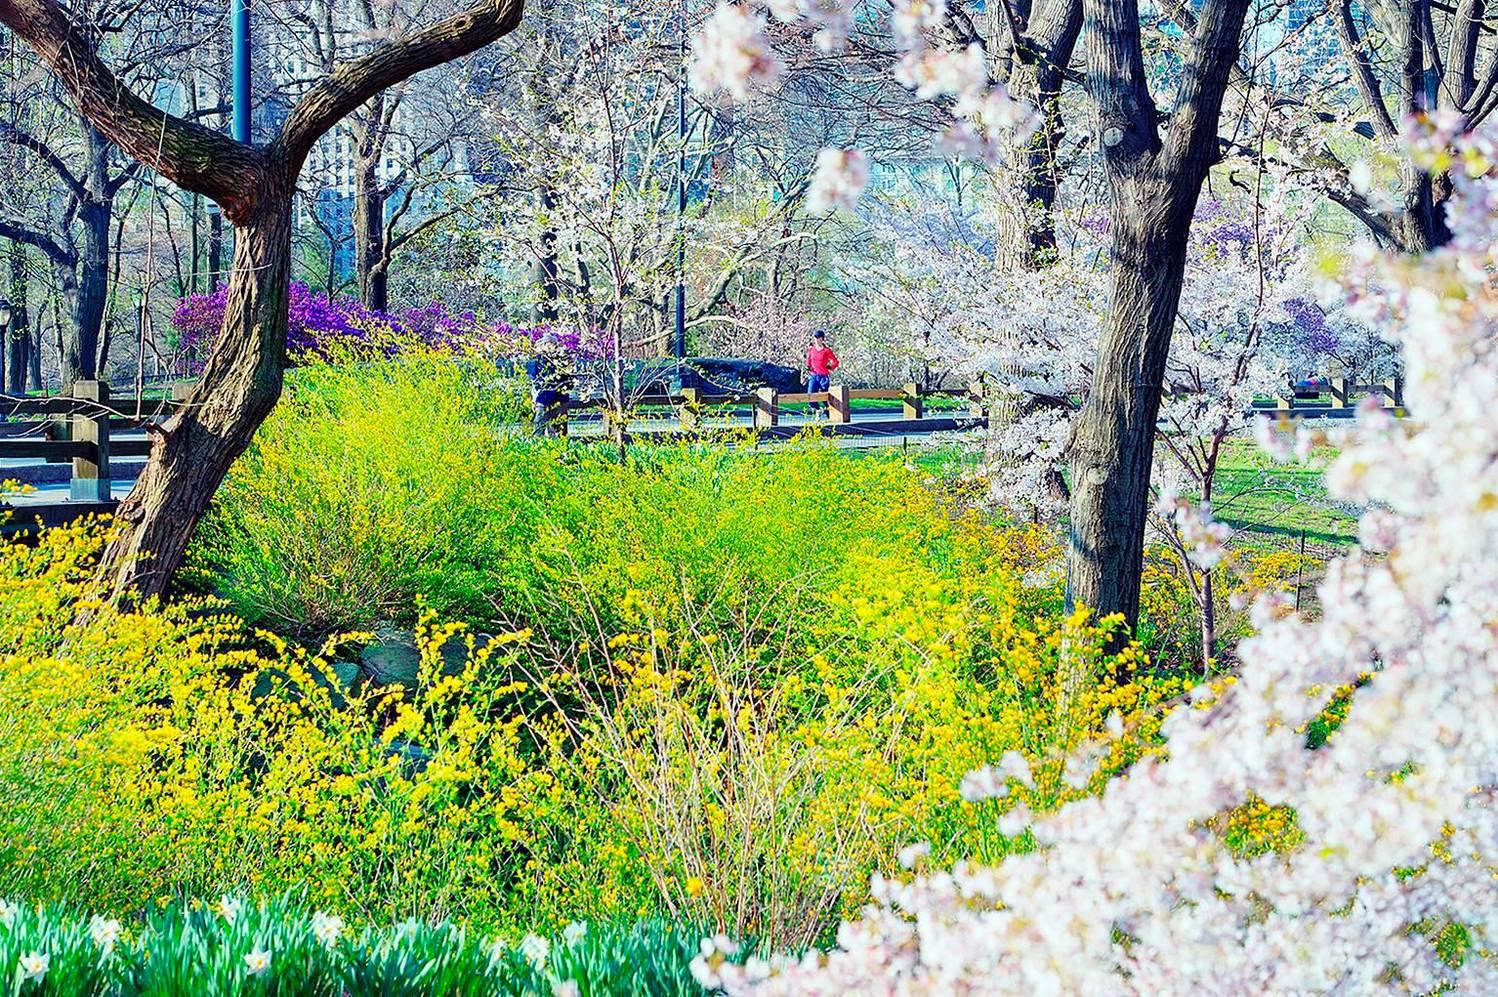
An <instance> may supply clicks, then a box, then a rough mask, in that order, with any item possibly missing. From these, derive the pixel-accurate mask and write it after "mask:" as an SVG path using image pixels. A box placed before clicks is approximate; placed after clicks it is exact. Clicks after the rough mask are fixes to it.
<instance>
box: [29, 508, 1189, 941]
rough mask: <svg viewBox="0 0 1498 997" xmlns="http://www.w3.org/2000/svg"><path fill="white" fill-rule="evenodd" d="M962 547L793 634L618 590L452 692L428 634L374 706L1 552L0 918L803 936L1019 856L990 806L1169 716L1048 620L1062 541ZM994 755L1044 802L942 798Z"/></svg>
mask: <svg viewBox="0 0 1498 997" xmlns="http://www.w3.org/2000/svg"><path fill="white" fill-rule="evenodd" d="M959 527H960V528H958V529H955V530H954V531H952V533H951V534H950V536H949V537H948V538H947V539H946V540H944V541H943V544H944V546H943V549H942V553H941V558H942V559H943V560H944V562H945V563H943V564H935V563H921V562H911V561H910V560H908V559H906V560H901V559H898V558H894V557H891V556H890V555H888V554H887V553H881V552H880V551H878V550H875V549H870V550H866V551H850V552H849V557H850V558H851V559H852V560H853V563H852V565H851V570H848V571H846V572H844V573H842V574H841V576H840V579H839V581H838V583H837V584H836V585H835V586H834V587H832V588H831V590H830V591H827V590H819V591H818V593H817V595H816V600H815V601H813V600H812V599H811V597H810V596H807V597H806V603H805V605H806V612H805V613H804V614H802V616H801V617H800V619H802V620H803V625H802V627H801V629H802V630H803V632H800V633H796V634H790V633H787V632H786V630H785V628H784V627H783V626H780V625H777V626H774V627H768V628H763V627H760V626H759V625H758V622H757V620H756V617H755V616H754V615H753V614H751V613H740V614H738V615H737V616H736V617H735V616H733V615H732V614H728V613H725V612H723V611H721V607H719V608H717V609H714V608H711V607H706V606H697V605H696V604H694V603H692V602H691V601H690V600H689V601H688V602H687V603H686V604H685V606H683V604H680V603H673V604H672V605H671V606H670V607H669V617H668V622H666V623H663V622H662V617H661V616H660V615H659V614H657V613H656V612H655V611H654V606H653V602H654V601H655V599H656V598H657V597H654V596H651V595H649V594H648V593H646V592H644V591H640V590H635V589H627V590H626V592H625V595H624V597H623V599H622V600H621V605H619V606H615V607H613V609H612V611H611V613H612V618H614V619H618V620H622V621H624V623H625V626H623V627H622V628H620V629H619V630H618V631H616V632H613V633H611V634H608V635H606V636H603V637H601V639H600V640H598V641H597V642H590V641H573V639H572V638H571V637H569V638H568V641H569V642H568V643H566V644H565V645H564V646H553V644H552V643H551V641H550V640H548V639H547V638H546V637H545V636H544V635H535V634H531V633H528V632H521V633H516V634H508V635H501V636H499V637H498V638H496V639H494V640H492V641H489V642H485V643H484V644H483V645H482V646H481V647H479V648H478V649H477V650H471V651H470V654H469V655H468V657H467V661H466V663H465V664H464V665H463V666H462V668H461V669H460V670H456V671H454V670H452V669H449V670H447V671H444V669H443V659H442V656H441V655H440V654H439V653H438V649H439V648H441V647H442V646H443V645H444V643H446V642H447V640H448V639H449V638H450V637H451V636H452V635H453V634H455V633H459V632H460V628H458V627H456V626H438V625H436V624H434V623H433V622H432V621H431V620H430V619H428V620H427V621H426V623H425V624H424V626H423V627H422V628H421V630H420V631H419V637H420V641H421V643H422V646H423V652H424V653H423V660H424V665H423V673H422V676H421V679H420V681H419V682H418V687H417V688H415V689H410V690H406V689H400V688H399V687H391V688H385V689H378V690H370V691H358V690H357V689H356V690H354V691H348V690H346V689H345V688H344V687H343V684H342V683H341V682H339V681H338V680H337V678H336V676H337V674H338V671H339V666H338V664H337V662H336V660H335V659H336V658H337V655H338V653H339V648H338V647H337V645H336V642H335V643H333V644H330V645H329V646H327V647H324V648H323V649H321V650H320V651H319V652H318V653H311V652H308V651H305V650H302V649H300V648H297V647H294V646H290V645H288V644H287V643H285V642H283V641H282V640H280V639H278V638H276V637H274V636H272V635H270V634H268V633H266V632H264V631H259V630H255V629H253V628H249V627H247V626H245V625H244V624H243V623H242V622H240V621H239V620H238V619H237V618H235V617H233V616H231V615H229V614H226V613H224V612H223V611H222V610H221V609H220V608H218V607H217V606H216V605H215V604H212V603H208V602H203V601H184V602H181V603H175V604H171V605H166V606H160V605H155V604H149V605H146V606H144V607H142V608H140V609H139V610H138V611H133V612H122V611H119V610H116V609H114V608H111V607H108V606H104V605H100V604H97V603H95V602H93V601H91V599H90V595H89V576H90V568H91V565H92V561H93V558H94V557H95V555H96V553H97V551H98V549H99V547H100V544H101V542H102V536H103V534H102V530H101V529H100V528H99V527H91V528H76V529H70V530H57V531H51V532H47V533H44V534H42V535H41V536H40V537H39V538H37V539H36V541H35V543H34V544H32V545H30V546H28V545H23V544H19V543H5V544H0V584H3V586H4V589H5V592H6V599H5V600H4V601H3V603H0V895H10V896H24V897H26V898H28V899H29V900H34V901H58V902H64V903H68V904H72V905H75V906H80V907H86V908H88V909H93V910H100V909H103V910H112V911H118V912H122V913H123V912H130V911H138V910H140V909H142V908H144V907H146V906H148V905H150V904H152V903H154V902H156V901H158V900H161V899H164V898H174V897H183V896H198V897H201V896H215V895H218V894H219V893H220V892H224V891H230V890H233V891H242V892H244V893H248V894H251V895H271V896H274V895H278V894H284V893H285V892H287V891H299V892H300V893H301V894H302V895H303V896H304V897H305V899H306V900H307V902H308V903H311V904H313V905H316V906H319V907H325V908H327V909H336V910H339V911H341V912H343V913H344V914H345V916H348V917H350V918H367V919H371V920H383V921H388V920H391V919H400V918H404V917H443V918H449V919H453V920H457V921H461V922H467V923H471V924H474V925H477V926H480V927H482V928H484V929H486V930H501V931H523V930H529V929H530V928H532V927H536V928H545V927H547V926H550V925H555V924H560V923H565V922H567V921H570V920H574V919H579V918H589V919H594V920H605V919H609V918H613V917H625V916H635V915H667V916H670V917H673V918H676V919H681V920H690V921H701V922H711V923H713V924H716V925H720V926H723V927H726V928H730V929H732V930H734V931H735V932H740V933H746V934H754V935H758V936H761V937H766V938H769V939H772V940H774V941H775V942H777V944H794V943H796V942H804V941H810V940H812V939H815V938H818V937H821V936H823V935H824V933H825V932H826V930H827V929H828V927H829V926H830V925H832V924H834V923H835V922H836V920H837V918H838V917H839V916H841V915H844V914H847V913H849V912H851V911H852V910H854V909H856V908H857V907H858V906H859V905H860V904H861V903H863V902H864V901H865V900H866V899H867V895H868V894H867V885H868V881H869V877H870V876H871V875H872V874H874V873H876V872H892V871H893V870H894V862H895V856H896V855H897V854H898V853H899V852H900V851H901V849H903V848H905V847H906V846H909V845H913V844H916V843H919V842H925V843H929V845H930V846H931V849H932V853H933V859H932V860H933V861H942V860H945V859H949V858H951V857H954V856H958V855H980V856H996V855H998V854H1002V853H1003V852H1005V851H1007V850H1009V849H1013V848H1024V847H1028V845H1029V843H1028V842H1027V840H1026V839H1025V838H1023V837H1022V836H1021V837H1016V838H1006V837H1005V836H1004V835H1002V834H1000V833H999V831H998V829H997V818H998V817H999V815H1000V813H1001V810H1002V809H1004V808H1007V807H1010V806H1013V805H1016V804H1019V803H1023V804H1024V805H1027V806H1030V807H1032V808H1034V809H1043V808H1046V807H1050V806H1054V805H1055V804H1056V803H1057V802H1059V801H1060V800H1062V799H1065V798H1067V797H1069V796H1074V795H1077V794H1079V793H1083V792H1088V791H1092V790H1095V789H1096V788H1097V786H1098V785H1099V784H1100V782H1101V780H1103V779H1105V778H1106V777H1107V775H1108V774H1109V773H1110V772H1113V771H1117V770H1118V769H1119V768H1120V767H1121V766H1123V765H1125V764H1127V763H1128V762H1129V761H1130V760H1132V759H1133V758H1134V757H1137V756H1138V754H1139V753H1141V752H1144V751H1150V750H1155V749H1154V742H1155V732H1156V730H1157V728H1158V723H1159V720H1160V712H1161V710H1160V706H1161V704H1162V703H1163V702H1165V701H1166V700H1168V699H1169V698H1171V697H1172V696H1173V695H1175V693H1176V692H1177V691H1178V689H1177V686H1176V684H1175V683H1174V681H1173V680H1169V679H1161V678H1154V677H1151V676H1150V674H1149V673H1148V672H1147V671H1146V670H1143V669H1140V668H1139V667H1138V665H1139V664H1140V663H1141V660H1140V657H1139V654H1138V652H1137V650H1136V649H1132V648H1131V649H1126V650H1125V651H1124V652H1123V653H1122V654H1120V655H1108V654H1105V653H1104V652H1103V650H1102V648H1103V647H1104V645H1105V642H1106V637H1107V632H1108V631H1107V628H1105V627H1100V626H1098V625H1096V624H1095V623H1093V622H1091V621H1089V620H1088V619H1087V618H1086V617H1085V615H1083V614H1078V615H1076V616H1074V617H1072V618H1070V619H1060V618H1057V617H1056V616H1055V613H1054V607H1055V605H1056V595H1057V589H1056V579H1055V578H1054V577H1053V575H1052V574H1048V573H1047V571H1045V570H1040V568H1041V567H1044V566H1045V565H1048V564H1051V565H1053V564H1054V563H1055V555H1056V554H1057V553H1058V551H1057V550H1056V547H1055V544H1056V541H1055V539H1054V537H1052V536H1050V535H1049V534H1046V533H1044V532H1043V531H1039V530H1033V529H1030V530H1009V529H1000V528H996V527H992V526H985V525H983V524H981V523H978V522H977V521H975V520H974V521H964V522H962V523H960V524H959ZM1037 566H1039V567H1037ZM1022 568H1025V569H1026V570H1021V569H1022ZM1037 572H1038V573H1037ZM625 573H626V575H628V574H629V572H627V571H626V572H625ZM778 597H779V598H784V599H790V600H797V599H799V598H800V596H798V594H797V593H796V592H794V591H792V590H790V588H785V589H782V590H781V591H780V592H779V594H778ZM709 624H710V625H709ZM471 646H473V645H471ZM808 646H810V647H812V648H814V650H813V651H812V653H811V654H810V655H808V654H807V652H806V648H807V647H808ZM1115 714H1116V719H1114V726H1115V729H1116V725H1117V722H1118V721H1119V720H1121V721H1122V723H1123V726H1124V730H1125V734H1124V736H1122V737H1114V738H1111V739H1108V740H1107V743H1108V744H1109V749H1108V755H1107V757H1106V758H1104V759H1103V760H1102V765H1101V767H1100V768H1099V770H1098V771H1097V772H1096V773H1095V774H1094V776H1093V777H1092V781H1091V783H1090V784H1084V785H1077V786H1073V785H1071V784H1069V783H1067V782H1066V781H1065V780H1063V779H1062V772H1061V767H1062V760H1061V755H1062V754H1063V752H1064V751H1065V749H1067V748H1068V747H1071V746H1073V745H1076V744H1078V743H1080V742H1081V741H1083V740H1085V739H1089V738H1095V737H1098V736H1099V735H1100V734H1102V732H1103V731H1104V730H1105V729H1106V728H1107V727H1108V726H1109V721H1110V718H1113V717H1114V716H1115ZM1010 749H1015V750H1019V751H1021V752H1022V753H1024V754H1025V755H1027V756H1028V757H1029V758H1030V759H1031V760H1032V764H1033V766H1034V769H1035V771H1036V783H1035V788H1034V790H1033V791H1031V792H1029V793H1028V795H1027V794H1024V793H1019V794H1016V795H1015V796H1013V797H1011V798H1009V799H1006V800H1004V801H1001V802H1000V801H989V802H984V803H981V804H976V805H975V804H971V803H968V802H966V801H964V800H963V799H962V798H961V796H960V793H959V785H960V783H961V781H962V777H963V775H964V774H965V773H966V772H968V771H969V770H971V769H974V768H977V767H979V766H981V765H983V764H985V763H987V762H991V761H995V760H997V759H998V758H999V757H1000V756H1001V755H1002V754H1003V753H1004V752H1005V751H1007V750H1010Z"/></svg>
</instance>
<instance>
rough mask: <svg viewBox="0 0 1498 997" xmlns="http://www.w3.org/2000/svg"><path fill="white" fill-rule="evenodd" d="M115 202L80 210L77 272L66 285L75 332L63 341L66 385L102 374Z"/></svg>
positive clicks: (98, 203) (88, 206) (93, 205)
mask: <svg viewBox="0 0 1498 997" xmlns="http://www.w3.org/2000/svg"><path fill="white" fill-rule="evenodd" d="M112 214H113V205H112V204H111V203H110V202H109V201H108V200H105V201H103V202H90V203H88V204H85V205H84V206H83V207H82V208H81V209H80V210H79V212H78V225H79V227H80V229H81V238H80V240H79V242H80V251H79V254H78V273H77V277H76V279H75V280H73V281H69V284H70V285H71V286H65V287H64V291H65V293H67V294H68V295H69V305H70V306H71V310H72V318H73V334H72V336H71V338H65V339H64V340H63V356H62V374H63V383H64V385H69V384H72V383H73V382H74V381H79V380H82V381H92V380H94V379H95V378H97V377H98V376H99V372H100V370H101V365H102V363H103V359H104V358H103V357H101V356H100V355H99V353H100V349H99V347H100V344H101V342H102V336H103V330H104V312H105V309H106V307H107V306H108V303H109V244H110V233H109V222H110V216H111V215H112Z"/></svg>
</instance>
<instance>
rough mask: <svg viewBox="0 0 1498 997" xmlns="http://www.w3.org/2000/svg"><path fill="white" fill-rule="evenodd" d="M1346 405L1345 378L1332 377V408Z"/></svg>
mask: <svg viewBox="0 0 1498 997" xmlns="http://www.w3.org/2000/svg"><path fill="white" fill-rule="evenodd" d="M1346 407H1347V378H1345V377H1334V378H1332V408H1346Z"/></svg>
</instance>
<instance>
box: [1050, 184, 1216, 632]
mask: <svg viewBox="0 0 1498 997" xmlns="http://www.w3.org/2000/svg"><path fill="white" fill-rule="evenodd" d="M1162 195H1164V196H1168V193H1167V192H1166V191H1160V192H1158V193H1156V194H1154V195H1153V197H1152V196H1151V195H1148V194H1146V195H1143V196H1142V197H1141V199H1140V200H1141V203H1140V204H1139V206H1138V207H1134V206H1125V207H1124V210H1115V211H1114V212H1113V232H1114V246H1113V261H1112V270H1113V292H1112V305H1111V308H1110V311H1109V314H1108V317H1107V320H1106V324H1105V326H1104V328H1103V334H1102V337H1101V339H1100V340H1099V342H1098V358H1097V366H1096V367H1095V368H1094V372H1093V380H1092V391H1091V393H1090V394H1089V395H1088V398H1087V402H1086V404H1085V405H1083V407H1082V413H1081V416H1080V417H1079V418H1078V420H1077V426H1076V430H1075V435H1074V436H1073V438H1072V445H1071V451H1070V455H1069V458H1070V464H1071V489H1072V522H1071V558H1070V561H1069V565H1068V574H1067V582H1068V586H1067V587H1068V595H1069V598H1070V600H1071V601H1072V603H1073V604H1080V605H1085V606H1087V607H1089V608H1091V609H1093V610H1095V611H1097V612H1098V613H1099V614H1101V615H1112V614H1115V613H1121V614H1123V616H1124V618H1125V619H1126V620H1128V621H1129V623H1130V625H1132V624H1133V623H1134V622H1135V621H1136V620H1137V619H1138V615H1139V586H1140V566H1141V564H1142V563H1143V560H1144V535H1145V524H1146V519H1147V516H1148V513H1149V507H1150V491H1149V488H1150V470H1151V467H1152V462H1153V460H1154V444H1155V431H1156V424H1157V422H1158V421H1159V416H1160V401H1161V385H1162V384H1163V383H1164V379H1165V362H1166V358H1167V357H1168V355H1169V353H1170V334H1171V331H1172V329H1173V328H1174V326H1175V321H1176V310H1177V308H1178V306H1179V304H1180V298H1181V286H1182V281H1183V275H1184V271H1185V263H1186V238H1187V234H1188V233H1189V231H1190V224H1191V208H1192V207H1194V205H1195V201H1196V198H1195V197H1194V196H1193V197H1191V198H1190V203H1189V205H1187V204H1182V205H1180V208H1182V209H1184V215H1183V216H1182V212H1181V211H1180V210H1177V211H1175V212H1169V211H1160V210H1158V209H1156V210H1141V209H1144V208H1145V205H1151V206H1153V205H1152V203H1151V202H1152V201H1153V200H1154V199H1155V198H1159V197H1161V196H1162Z"/></svg>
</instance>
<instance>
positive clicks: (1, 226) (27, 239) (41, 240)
mask: <svg viewBox="0 0 1498 997" xmlns="http://www.w3.org/2000/svg"><path fill="white" fill-rule="evenodd" d="M0 239H9V240H10V241H11V242H21V243H25V244H26V245H28V246H35V247H36V248H37V249H40V250H41V251H42V254H43V255H45V256H46V257H47V259H49V260H51V261H52V262H53V263H55V264H57V265H58V266H64V267H73V266H77V265H78V255H77V254H76V253H74V252H73V251H72V250H70V249H69V248H68V247H66V246H64V245H62V244H61V243H59V242H58V241H57V240H56V239H53V238H52V237H51V236H49V235H47V234H46V233H45V232H39V231H37V230H36V229H33V228H28V227H27V226H25V225H22V224H21V223H19V222H13V221H7V220H6V219H4V218H0Z"/></svg>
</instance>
